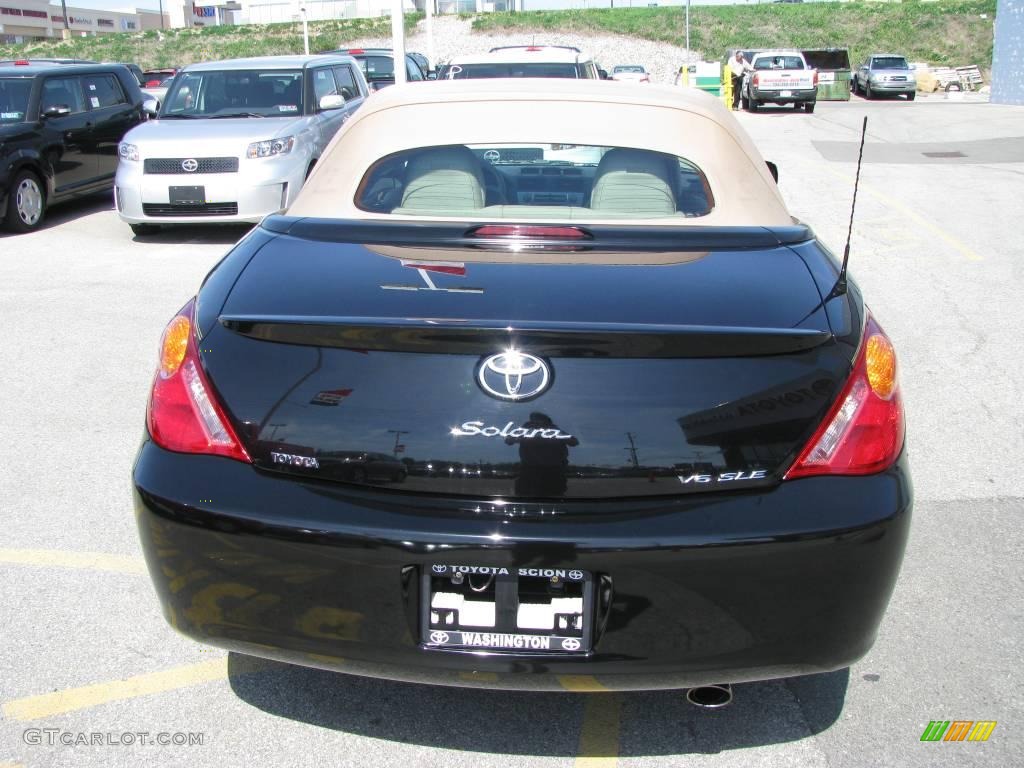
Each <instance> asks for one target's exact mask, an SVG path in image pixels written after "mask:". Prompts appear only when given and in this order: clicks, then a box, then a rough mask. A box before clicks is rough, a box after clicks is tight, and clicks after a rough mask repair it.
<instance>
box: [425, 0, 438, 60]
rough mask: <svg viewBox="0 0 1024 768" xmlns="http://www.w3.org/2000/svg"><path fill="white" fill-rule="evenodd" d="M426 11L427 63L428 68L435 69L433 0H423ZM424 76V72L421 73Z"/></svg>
mask: <svg viewBox="0 0 1024 768" xmlns="http://www.w3.org/2000/svg"><path fill="white" fill-rule="evenodd" d="M423 4H424V5H425V6H426V8H425V10H426V12H427V59H429V61H428V63H427V67H428V69H429V68H430V67H433V68H434V69H435V70H436V69H437V62H436V61H434V0H424V3H423ZM423 74H424V76H426V74H427V73H426V72H424V73H423Z"/></svg>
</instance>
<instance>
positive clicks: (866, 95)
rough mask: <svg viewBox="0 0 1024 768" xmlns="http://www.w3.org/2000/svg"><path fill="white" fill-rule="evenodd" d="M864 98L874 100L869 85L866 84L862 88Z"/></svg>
mask: <svg viewBox="0 0 1024 768" xmlns="http://www.w3.org/2000/svg"><path fill="white" fill-rule="evenodd" d="M864 98H865V99H873V98H875V94H874V93H872V92H871V83H867V84H866V85H865V86H864Z"/></svg>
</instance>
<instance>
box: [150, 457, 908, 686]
mask: <svg viewBox="0 0 1024 768" xmlns="http://www.w3.org/2000/svg"><path fill="white" fill-rule="evenodd" d="M133 480H134V487H135V511H136V517H137V521H138V527H139V532H140V536H141V540H142V545H143V550H144V552H145V556H146V560H147V563H148V566H149V571H150V575H151V577H152V579H153V582H154V585H155V587H156V591H157V594H158V596H159V598H160V600H161V602H162V604H163V610H164V615H165V616H166V618H167V620H168V621H169V622H170V623H171V624H172V626H174V627H175V628H176V629H178V630H179V631H181V632H183V633H184V634H186V635H188V636H190V637H193V638H195V639H196V640H199V641H201V642H205V643H210V644H212V645H217V646H220V647H223V648H227V649H230V650H235V651H239V652H242V653H246V654H252V655H256V656H264V657H268V658H274V659H279V660H282V661H287V662H291V663H295V664H301V665H306V666H314V667H322V668H326V669H336V670H339V671H343V672H351V673H355V674H363V675H370V676H376V677H383V678H389V679H395V680H404V681H410V682H427V683H437V684H446V685H461V686H474V685H479V686H484V687H489V688H522V689H533V690H541V689H561V688H562V684H563V683H564V676H579V675H587V676H592V677H593V678H594V679H596V681H597V683H598V684H599V685H600V686H602V687H603V688H606V689H612V690H637V689H658V688H683V687H690V686H694V685H700V684H705V683H710V682H742V681H748V680H759V679H768V678H775V677H787V676H791V675H800V674H807V673H815V672H824V671H829V670H834V669H840V668H843V667H846V666H848V665H850V664H851V663H852V662H854V661H856V660H857V659H858V658H860V657H861V656H862V655H863V654H865V653H866V652H867V651H868V649H869V648H870V647H871V644H872V643H873V641H874V638H875V634H876V632H877V629H878V625H879V623H880V621H881V619H882V616H883V613H884V611H885V608H886V605H887V603H888V600H889V596H890V594H891V592H892V589H893V586H894V585H895V582H896V578H897V574H898V571H899V567H900V563H901V561H902V557H903V550H904V547H905V544H906V539H907V534H908V529H909V524H910V510H911V503H912V499H911V497H912V493H911V485H910V479H909V475H908V471H907V466H906V463H905V459H902V458H901V460H900V461H899V462H898V463H897V464H896V465H895V466H894V467H892V468H891V469H889V470H887V471H886V472H884V473H881V474H879V475H874V476H870V477H864V478H827V477H826V478H809V479H805V480H799V481H794V482H789V483H783V484H782V485H780V486H779V487H777V488H775V489H774V490H771V491H769V492H767V493H732V494H716V495H715V496H714V498H713V499H711V498H710V497H708V498H706V499H704V500H702V499H699V498H696V499H695V498H694V497H692V496H691V497H689V498H686V499H682V500H672V501H653V502H652V501H650V500H647V501H644V502H632V503H625V502H617V503H611V502H598V503H591V504H583V505H565V509H564V511H565V514H563V515H561V516H558V515H556V516H554V517H550V516H549V517H544V518H539V519H523V518H511V519H510V518H494V517H482V516H479V515H474V514H473V513H472V512H471V511H466V510H464V509H463V510H461V511H460V509H459V508H460V507H463V508H465V506H466V504H465V502H464V501H463V502H455V501H452V502H446V501H444V500H436V499H431V500H429V501H427V502H424V501H423V500H422V499H412V498H410V497H409V496H405V495H403V494H401V493H393V492H389V493H386V494H385V493H377V494H371V493H364V492H357V491H354V490H351V489H349V488H347V487H346V486H344V485H342V484H325V483H303V482H299V481H296V480H294V479H282V478H279V477H276V476H272V475H269V474H266V473H262V472H258V471H256V470H254V469H253V468H252V467H250V466H247V465H244V464H241V463H239V462H235V461H232V460H229V459H223V458H217V457H209V456H188V455H182V454H175V453H171V452H168V451H165V450H163V449H161V448H159V447H157V446H156V445H154V444H153V443H152V442H150V441H148V440H147V441H146V442H145V443H144V444H143V446H142V448H141V450H140V453H139V457H138V460H137V463H136V466H135V469H134V476H133ZM207 500H208V501H207ZM424 504H431V505H432V506H431V507H429V508H427V507H424ZM580 507H583V508H584V509H585V510H586V511H576V510H579V509H580ZM439 562H440V563H453V564H460V565H488V566H507V567H511V566H515V567H522V566H532V565H541V566H570V567H573V568H580V569H583V570H588V571H592V572H594V573H597V574H604V575H606V576H607V578H608V579H610V583H611V587H612V588H611V592H610V594H609V595H608V596H607V597H608V598H610V599H609V600H605V601H602V603H603V607H599V609H598V611H597V614H596V623H595V641H594V650H593V652H592V653H591V654H590V655H588V656H586V657H571V658H570V657H557V656H551V655H550V654H547V655H530V654H529V653H524V652H521V651H520V652H496V653H484V652H473V653H468V652H460V651H447V650H438V649H431V650H428V649H425V648H424V647H422V646H421V644H420V643H419V642H418V638H419V636H420V632H419V627H418V604H417V603H418V595H417V587H416V582H417V579H416V574H417V573H418V569H420V568H424V567H428V566H429V565H430V564H432V563H439ZM560 677H561V678H562V681H561V682H560V680H559V678H560ZM589 679H590V678H589V677H588V680H589Z"/></svg>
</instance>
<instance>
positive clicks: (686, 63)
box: [683, 0, 690, 82]
mask: <svg viewBox="0 0 1024 768" xmlns="http://www.w3.org/2000/svg"><path fill="white" fill-rule="evenodd" d="M683 64H684V65H685V66H686V72H687V75H689V72H690V0H686V61H685V62H683ZM686 80H687V82H689V80H690V78H689V77H687V78H686Z"/></svg>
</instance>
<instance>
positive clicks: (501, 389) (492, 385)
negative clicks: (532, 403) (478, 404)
mask: <svg viewBox="0 0 1024 768" xmlns="http://www.w3.org/2000/svg"><path fill="white" fill-rule="evenodd" d="M477 381H478V382H479V383H480V388H481V389H483V391H484V392H486V393H487V394H489V395H491V397H496V398H498V399H499V400H528V399H529V398H531V397H536V396H537V395H539V394H541V393H542V392H543V391H544V390H546V389H547V388H548V385H549V384H550V383H551V369H550V368H549V367H548V364H547V363H545V362H544V361H543V360H541V359H540V358H539V357H534V356H533V355H527V354H525V353H523V352H517V351H516V350H514V349H513V350H509V351H508V352H501V353H499V354H497V355H491V356H490V357H488V358H485V359H484V361H483V362H482V363H480V370H479V371H478V372H477Z"/></svg>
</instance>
